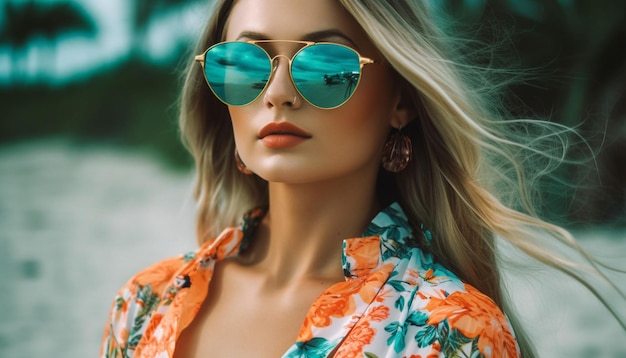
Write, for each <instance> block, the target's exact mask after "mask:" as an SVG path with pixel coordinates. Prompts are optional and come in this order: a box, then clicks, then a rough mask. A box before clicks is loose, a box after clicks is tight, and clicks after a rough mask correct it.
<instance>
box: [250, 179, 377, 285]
mask: <svg viewBox="0 0 626 358" xmlns="http://www.w3.org/2000/svg"><path fill="white" fill-rule="evenodd" d="M269 189H270V191H269V193H270V201H269V203H270V205H269V207H270V209H269V211H268V213H267V216H266V217H265V219H264V221H263V225H262V227H261V228H260V229H259V232H258V233H257V237H256V238H255V244H254V250H253V254H252V258H251V260H252V262H254V263H255V264H256V265H258V267H259V269H261V270H263V271H264V272H266V273H267V274H268V277H274V278H275V282H276V283H277V284H287V283H288V282H291V281H292V280H299V279H322V280H326V279H329V278H332V279H338V278H342V277H343V272H342V269H341V253H342V244H343V240H344V239H346V238H352V237H358V236H360V235H361V234H362V233H363V231H364V230H365V229H366V228H367V225H368V224H369V223H370V221H371V219H372V218H373V217H374V215H376V213H377V212H378V211H379V209H380V208H379V205H378V203H377V200H376V196H375V180H374V181H372V182H369V183H362V182H360V181H349V180H346V181H341V182H333V183H316V184H295V185H294V184H284V183H270V188H269Z"/></svg>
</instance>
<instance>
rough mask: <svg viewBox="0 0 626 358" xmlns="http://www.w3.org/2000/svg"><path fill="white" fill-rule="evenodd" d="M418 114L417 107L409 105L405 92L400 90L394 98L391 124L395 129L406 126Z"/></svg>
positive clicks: (390, 118)
mask: <svg viewBox="0 0 626 358" xmlns="http://www.w3.org/2000/svg"><path fill="white" fill-rule="evenodd" d="M416 115H417V114H416V111H415V109H414V108H413V106H411V105H409V103H408V101H407V100H406V98H405V96H404V94H403V92H402V91H401V90H398V91H397V93H396V96H395V98H394V100H393V109H392V111H391V116H390V117H389V125H391V126H392V127H393V128H395V129H400V128H404V127H406V126H407V124H409V122H411V121H412V120H413V119H414V118H415V116H416Z"/></svg>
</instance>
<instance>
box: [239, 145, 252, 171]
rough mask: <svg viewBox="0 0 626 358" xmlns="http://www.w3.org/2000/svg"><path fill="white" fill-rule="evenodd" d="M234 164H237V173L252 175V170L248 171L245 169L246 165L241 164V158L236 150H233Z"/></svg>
mask: <svg viewBox="0 0 626 358" xmlns="http://www.w3.org/2000/svg"><path fill="white" fill-rule="evenodd" d="M235 164H237V169H239V171H240V172H242V173H244V174H245V175H250V174H252V170H250V169H248V167H246V165H245V164H243V162H242V161H241V157H239V152H238V151H237V148H235Z"/></svg>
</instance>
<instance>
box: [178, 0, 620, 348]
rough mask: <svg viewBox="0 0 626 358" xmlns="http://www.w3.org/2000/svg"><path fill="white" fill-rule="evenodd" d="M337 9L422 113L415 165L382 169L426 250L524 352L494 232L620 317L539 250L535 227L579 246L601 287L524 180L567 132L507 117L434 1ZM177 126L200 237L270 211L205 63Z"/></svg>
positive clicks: (555, 152)
mask: <svg viewBox="0 0 626 358" xmlns="http://www.w3.org/2000/svg"><path fill="white" fill-rule="evenodd" d="M341 3H342V5H343V6H344V7H345V8H346V9H347V11H348V12H349V13H350V14H352V16H353V17H354V19H356V21H357V22H358V23H359V24H360V25H361V27H362V28H363V29H364V30H365V32H366V33H367V34H368V35H369V37H370V39H371V41H372V42H373V43H374V45H375V46H376V47H377V48H378V50H379V51H380V53H381V54H382V55H383V56H384V58H385V60H386V62H387V63H388V64H389V65H390V67H391V68H393V70H394V71H395V74H396V75H397V80H398V85H399V86H400V87H401V89H402V91H403V94H404V98H405V101H406V103H407V105H411V106H413V108H414V109H415V111H416V113H418V114H419V115H418V117H417V119H416V120H414V121H413V122H412V123H411V124H410V125H409V126H407V127H406V128H405V129H404V132H405V134H407V135H408V136H410V137H411V139H412V142H413V146H414V148H413V153H414V158H413V160H412V161H411V162H410V164H409V166H408V167H407V168H406V169H405V170H404V171H402V172H400V173H398V174H395V175H393V174H389V173H384V172H381V174H380V175H379V191H380V195H382V196H383V197H382V198H381V199H382V200H383V201H393V200H397V201H399V202H400V204H401V206H402V207H403V209H404V210H405V212H406V214H407V216H408V217H409V220H410V222H411V224H412V225H413V227H414V228H415V229H418V228H419V226H420V224H421V223H423V224H425V225H426V226H427V227H428V228H429V229H430V230H431V231H432V232H433V233H434V238H433V240H432V244H431V245H430V246H428V250H430V251H432V253H433V254H434V255H436V256H437V258H438V260H440V261H441V262H442V263H443V264H444V265H446V266H447V267H448V268H449V269H451V270H452V271H453V272H454V273H455V274H457V275H458V276H459V277H460V278H461V279H462V280H463V281H465V282H467V283H469V284H471V285H473V286H475V287H476V288H478V289H479V290H480V291H481V292H483V293H484V294H486V295H488V296H489V297H491V298H492V299H493V300H494V301H495V302H496V303H497V304H498V305H499V306H500V307H501V308H502V310H503V311H504V312H505V313H506V314H507V315H508V317H509V319H510V320H511V323H512V325H513V327H514V330H515V333H516V336H517V339H518V342H519V344H520V348H521V351H522V355H523V356H525V357H532V356H534V355H535V353H534V352H533V348H532V346H531V344H530V342H529V340H528V338H527V337H526V335H525V334H524V333H523V330H522V328H521V326H520V324H519V323H518V321H517V319H516V317H515V314H514V312H513V311H512V310H511V308H510V307H509V304H508V303H507V300H506V294H505V291H504V288H503V285H502V283H501V281H500V271H499V268H498V262H497V261H498V258H497V255H496V235H497V236H498V237H501V238H503V239H504V240H505V241H508V242H509V243H511V244H512V245H513V246H514V247H517V248H518V249H519V250H521V251H523V252H524V253H526V254H527V255H528V256H530V257H532V258H534V259H536V260H538V261H540V262H542V263H544V264H546V265H549V266H552V267H555V268H557V269H559V270H561V271H563V272H565V273H567V274H568V275H570V276H572V277H574V278H575V279H577V280H578V281H580V282H582V283H583V284H584V285H585V286H586V287H587V288H588V289H589V290H590V291H592V292H593V293H594V294H595V295H596V296H597V297H598V298H599V299H600V300H601V301H602V302H603V303H604V304H605V306H607V308H609V310H611V312H612V313H613V315H614V316H616V317H617V318H618V320H620V319H619V317H618V316H617V314H615V313H614V311H613V310H612V309H611V307H610V306H609V305H608V303H607V302H606V301H605V300H604V299H603V298H602V296H601V295H600V294H599V293H598V292H597V291H596V290H595V289H594V288H593V287H591V286H590V285H589V284H587V282H586V281H585V280H584V279H583V278H582V277H581V276H580V274H579V273H577V271H576V267H575V265H574V264H572V263H570V262H569V261H566V260H564V259H561V258H559V257H558V256H557V255H555V254H553V253H552V252H550V251H548V250H546V249H545V248H544V247H542V243H541V241H540V237H543V235H538V231H540V232H545V233H548V234H549V235H550V236H551V237H553V238H555V239H556V240H558V241H560V242H562V243H565V244H566V245H567V246H569V247H571V248H574V249H575V250H576V251H578V252H580V253H581V254H582V255H583V256H584V257H585V258H586V259H587V260H588V263H589V264H590V266H591V267H592V270H593V271H595V272H597V273H598V274H600V275H601V276H602V277H604V278H605V279H606V277H605V276H604V275H603V274H602V273H601V272H600V271H599V270H597V268H596V263H595V261H594V260H593V259H592V258H591V257H589V256H588V255H587V254H586V253H585V252H584V251H582V249H580V248H579V246H578V245H577V244H576V242H575V241H574V240H573V238H572V237H571V235H570V234H569V233H568V232H567V231H566V230H564V229H562V228H561V227H559V226H555V225H552V224H550V223H547V222H545V221H543V220H541V219H539V218H538V216H537V214H536V213H535V209H534V204H533V196H534V194H533V188H534V183H535V182H536V180H537V178H538V176H536V175H533V174H529V173H532V170H531V169H532V168H534V167H537V162H541V163H544V164H545V163H548V164H545V165H544V166H541V167H540V168H539V171H540V172H541V171H545V170H546V167H547V166H550V165H552V164H554V163H559V162H560V161H562V158H563V154H564V152H565V150H566V149H567V140H566V136H565V134H567V133H569V132H571V131H570V130H569V129H568V128H565V127H561V126H558V125H556V124H551V123H548V122H543V121H531V120H507V119H508V118H509V116H507V115H506V112H505V111H504V110H503V109H502V105H501V102H499V100H498V97H497V96H491V95H490V94H494V93H498V91H497V89H498V88H502V87H504V86H505V85H507V83H506V81H502V80H500V79H499V80H498V82H497V83H493V81H492V82H489V80H488V75H489V73H493V72H494V70H489V71H484V69H481V68H479V67H477V66H474V65H471V64H470V63H469V62H467V61H465V60H463V57H462V56H461V55H460V53H459V52H458V51H456V50H457V47H458V42H457V40H455V39H453V38H452V37H450V36H447V35H445V34H444V33H443V32H442V31H441V30H440V29H439V27H438V26H437V25H436V24H435V23H434V21H433V20H432V19H433V17H432V16H430V15H429V10H430V9H429V8H428V4H427V2H422V1H390V0H341ZM232 4H233V0H222V1H217V5H216V10H215V11H214V13H213V15H212V19H211V20H210V22H209V25H208V26H207V28H206V31H205V33H204V35H203V36H202V39H201V41H200V43H199V46H198V48H197V53H200V52H201V51H203V50H204V49H206V48H207V47H209V46H210V45H212V44H214V43H217V42H219V41H221V40H222V37H223V33H222V31H223V29H224V27H225V24H226V21H227V18H228V15H229V11H230V9H231V8H232ZM452 59H455V61H452ZM481 90H485V91H481ZM180 125H181V131H182V136H183V139H184V142H185V144H186V145H187V147H188V148H189V150H190V151H191V153H192V155H193V157H194V158H195V164H196V169H197V184H196V185H197V186H196V191H195V195H196V198H197V200H198V202H199V213H198V215H199V216H198V225H197V229H198V239H199V241H200V242H204V241H205V240H207V239H208V238H210V237H213V236H214V235H216V234H217V233H218V231H219V230H222V229H223V228H224V227H226V226H232V225H235V224H236V223H237V222H238V221H239V220H240V218H241V215H242V214H243V213H244V212H245V211H247V210H249V209H250V208H252V207H255V206H260V205H266V204H267V200H268V199H267V183H265V182H264V181H263V180H261V179H260V178H258V177H256V176H246V175H243V174H241V173H239V172H238V170H237V169H236V166H235V162H234V160H233V153H234V148H235V147H234V139H233V134H232V128H231V124H230V119H229V116H228V112H227V109H226V107H225V106H224V105H223V104H222V103H220V102H219V101H218V100H217V99H215V97H214V96H212V95H211V93H210V90H209V89H208V87H207V86H206V84H205V83H204V79H203V76H202V73H201V69H200V66H198V65H197V64H194V63H191V64H190V67H189V69H188V71H187V76H186V79H185V85H184V90H183V94H182V98H181V117H180ZM529 130H533V131H534V132H533V134H534V135H535V136H534V137H533V138H532V139H533V143H535V144H536V145H530V144H523V143H524V140H527V139H528V138H529V134H528V133H527V131H529ZM540 159H541V160H540ZM544 159H545V160H544ZM423 244H424V245H426V244H425V243H423ZM606 280H608V279H606ZM620 323H622V325H624V323H623V322H622V321H621V320H620Z"/></svg>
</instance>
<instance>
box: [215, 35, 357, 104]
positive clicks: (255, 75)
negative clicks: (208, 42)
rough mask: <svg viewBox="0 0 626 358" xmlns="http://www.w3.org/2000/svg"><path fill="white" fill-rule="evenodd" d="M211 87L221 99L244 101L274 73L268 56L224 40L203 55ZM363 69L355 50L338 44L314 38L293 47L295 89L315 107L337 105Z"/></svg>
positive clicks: (257, 92) (251, 46) (256, 93)
mask: <svg viewBox="0 0 626 358" xmlns="http://www.w3.org/2000/svg"><path fill="white" fill-rule="evenodd" d="M204 61H205V62H204V72H205V76H206V79H207V82H208V84H209V87H210V88H211V90H212V91H213V93H215V95H216V96H217V97H218V98H219V99H220V100H221V101H222V102H224V103H226V104H229V105H232V106H244V105H246V104H249V103H252V102H253V101H254V100H255V99H257V98H258V97H259V95H261V93H262V92H263V90H264V89H265V87H266V86H267V82H268V81H269V79H270V77H271V75H272V60H271V59H270V57H269V56H268V54H267V53H266V52H265V51H264V50H263V49H262V48H261V47H259V46H257V45H254V44H251V43H247V42H224V43H220V44H217V45H215V46H213V47H211V48H210V49H209V50H208V51H207V52H206V54H205V57H204ZM360 75H361V65H360V59H359V55H358V54H357V53H356V52H355V51H354V50H352V49H350V48H348V47H345V46H341V45H336V44H315V45H311V46H307V47H304V48H303V49H301V50H300V51H299V52H297V53H296V54H295V56H294V58H293V59H292V62H291V78H292V79H293V83H294V85H295V86H296V89H297V90H298V92H299V93H300V94H301V95H302V97H303V98H304V99H305V100H307V101H308V102H309V103H311V104H312V105H314V106H316V107H319V108H326V109H329V108H336V107H339V106H341V105H342V104H344V103H345V102H346V101H347V100H348V99H350V97H351V96H352V94H353V93H354V91H355V89H356V86H357V84H358V83H359V78H360Z"/></svg>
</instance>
